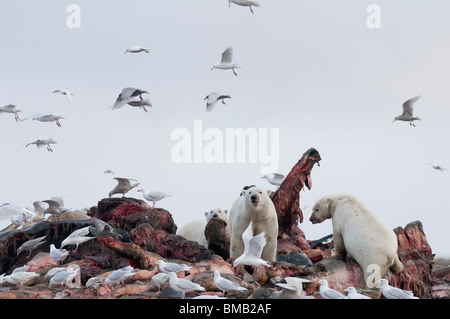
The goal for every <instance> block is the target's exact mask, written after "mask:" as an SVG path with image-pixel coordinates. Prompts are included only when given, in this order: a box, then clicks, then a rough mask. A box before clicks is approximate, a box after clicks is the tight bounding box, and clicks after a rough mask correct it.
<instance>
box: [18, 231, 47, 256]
mask: <svg viewBox="0 0 450 319" xmlns="http://www.w3.org/2000/svg"><path fill="white" fill-rule="evenodd" d="M45 237H47V235H44V236H42V237H38V238H35V239H30V240H27V241H26V242H24V243H23V244H22V245H21V246H20V247H19V248H17V256H19V255H20V254H21V253H22V252H24V251H28V256H27V258H28V257H30V256H31V252H32V251H33V250H35V249H36V248H38V247H39V246H41V245H42V244H44V243H45V241H44V239H45Z"/></svg>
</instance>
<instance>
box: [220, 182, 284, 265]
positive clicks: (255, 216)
mask: <svg viewBox="0 0 450 319" xmlns="http://www.w3.org/2000/svg"><path fill="white" fill-rule="evenodd" d="M228 220H229V226H230V233H231V240H230V257H231V258H237V257H239V256H241V255H242V253H243V252H244V242H243V240H242V233H243V232H244V231H246V229H247V227H248V226H249V225H250V223H251V230H252V235H253V236H256V235H258V234H260V233H262V232H263V231H264V232H265V233H266V245H265V246H264V248H263V251H262V255H261V258H262V259H264V260H267V261H275V258H276V254H277V236H278V218H277V212H276V210H275V206H274V205H273V202H272V200H271V199H270V197H269V195H268V192H267V190H265V189H263V188H260V187H256V186H253V185H252V186H250V187H244V189H243V190H242V192H241V195H240V196H239V198H238V199H236V200H235V202H234V203H233V205H232V207H231V209H230V213H229V215H228Z"/></svg>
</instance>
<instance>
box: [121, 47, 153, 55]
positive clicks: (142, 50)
mask: <svg viewBox="0 0 450 319" xmlns="http://www.w3.org/2000/svg"><path fill="white" fill-rule="evenodd" d="M128 52H129V53H139V52H146V53H150V49H148V48H144V47H141V46H139V45H134V46H132V47H131V48H128V49H127V50H126V51H125V53H124V54H126V53H128Z"/></svg>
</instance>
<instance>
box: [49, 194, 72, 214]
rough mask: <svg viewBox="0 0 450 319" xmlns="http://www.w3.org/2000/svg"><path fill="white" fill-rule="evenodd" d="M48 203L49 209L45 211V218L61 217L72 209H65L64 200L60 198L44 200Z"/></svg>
mask: <svg viewBox="0 0 450 319" xmlns="http://www.w3.org/2000/svg"><path fill="white" fill-rule="evenodd" d="M42 202H44V203H47V204H48V207H47V208H46V209H45V210H44V216H45V215H46V214H50V215H56V216H59V215H60V214H62V213H64V212H66V211H68V210H70V208H64V207H63V206H64V202H63V199H62V198H60V197H52V198H51V199H47V200H43V201H42Z"/></svg>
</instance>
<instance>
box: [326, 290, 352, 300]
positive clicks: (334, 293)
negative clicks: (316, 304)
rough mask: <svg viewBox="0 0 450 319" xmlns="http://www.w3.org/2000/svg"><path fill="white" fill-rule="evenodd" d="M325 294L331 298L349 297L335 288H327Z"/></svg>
mask: <svg viewBox="0 0 450 319" xmlns="http://www.w3.org/2000/svg"><path fill="white" fill-rule="evenodd" d="M323 294H324V295H325V296H326V297H327V298H329V299H347V298H346V297H345V296H344V295H343V294H341V293H340V292H339V291H336V290H334V289H331V288H328V289H326V290H325V291H324V292H323Z"/></svg>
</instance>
